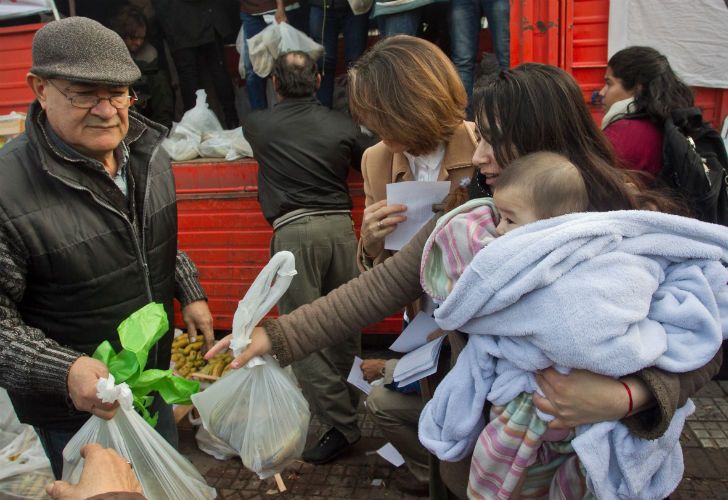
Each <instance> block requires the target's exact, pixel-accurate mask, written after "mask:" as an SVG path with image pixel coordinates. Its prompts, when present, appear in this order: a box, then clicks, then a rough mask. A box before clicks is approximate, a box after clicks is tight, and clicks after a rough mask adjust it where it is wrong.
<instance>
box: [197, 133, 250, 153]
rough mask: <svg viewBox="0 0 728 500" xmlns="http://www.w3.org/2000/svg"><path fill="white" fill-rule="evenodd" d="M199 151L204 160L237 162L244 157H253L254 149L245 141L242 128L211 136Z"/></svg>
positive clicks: (201, 144)
mask: <svg viewBox="0 0 728 500" xmlns="http://www.w3.org/2000/svg"><path fill="white" fill-rule="evenodd" d="M199 149H200V155H201V156H202V157H204V158H225V159H226V160H237V159H238V158H242V157H244V156H253V149H252V148H251V147H250V144H248V141H246V140H245V137H244V136H243V129H242V127H238V128H235V129H232V130H221V131H220V132H215V133H213V134H210V135H209V136H208V137H207V139H205V140H204V141H202V143H200V148H199Z"/></svg>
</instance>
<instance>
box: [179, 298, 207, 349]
mask: <svg viewBox="0 0 728 500" xmlns="http://www.w3.org/2000/svg"><path fill="white" fill-rule="evenodd" d="M182 320H183V321H184V322H185V325H187V334H188V335H189V337H190V342H194V341H195V339H196V338H197V332H198V331H199V332H200V333H202V335H203V337H205V350H209V349H211V348H212V345H213V344H214V343H215V331H214V330H213V329H212V314H210V308H209V307H208V306H207V301H206V300H196V301H195V302H190V303H189V304H187V305H186V306H184V307H183V308H182Z"/></svg>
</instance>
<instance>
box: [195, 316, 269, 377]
mask: <svg viewBox="0 0 728 500" xmlns="http://www.w3.org/2000/svg"><path fill="white" fill-rule="evenodd" d="M232 340H233V334H232V333H231V334H230V335H228V336H226V337H225V338H223V339H222V340H220V342H218V343H217V344H215V345H214V346H213V347H212V349H210V350H209V351H207V354H205V359H211V358H212V357H213V356H214V355H215V354H217V353H218V352H222V351H224V350H225V349H228V348H230V342H231V341H232ZM272 348H273V346H272V344H271V342H270V338H269V337H268V333H267V332H266V331H265V328H263V327H262V326H256V327H255V328H253V333H251V334H250V344H248V347H246V348H245V350H244V351H243V352H241V353H240V355H239V356H238V357H237V358H235V359H234V360H233V362H232V363H230V365H231V366H232V368H233V369H234V368H240V367H241V366H243V365H244V364H245V363H247V362H248V361H250V360H251V359H253V358H254V357H255V356H262V355H264V354H268V353H270V352H271V350H272Z"/></svg>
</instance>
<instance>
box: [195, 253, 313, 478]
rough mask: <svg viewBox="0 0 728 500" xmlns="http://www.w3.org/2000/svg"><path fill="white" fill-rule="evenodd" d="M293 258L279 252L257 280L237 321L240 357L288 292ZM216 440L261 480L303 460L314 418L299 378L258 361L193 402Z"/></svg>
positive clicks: (235, 347) (264, 360) (241, 305)
mask: <svg viewBox="0 0 728 500" xmlns="http://www.w3.org/2000/svg"><path fill="white" fill-rule="evenodd" d="M294 264H295V260H294V257H293V254H292V253H290V252H285V251H284V252H278V253H277V254H275V255H274V256H273V257H272V258H271V260H270V262H269V263H268V264H267V265H266V266H265V268H263V270H262V271H261V272H260V274H259V275H258V277H257V278H256V279H255V281H254V282H253V284H252V285H251V286H250V289H249V290H248V292H247V293H246V294H245V297H244V298H243V300H241V301H240V302H239V304H238V309H237V310H236V311H235V316H234V317H233V340H232V342H231V344H230V347H231V348H232V349H233V352H234V354H235V356H237V355H238V354H240V352H241V351H242V350H243V349H244V348H245V347H246V346H247V345H248V344H249V343H250V334H251V333H252V331H253V328H254V327H255V325H257V324H258V322H259V321H260V320H261V319H263V316H265V314H266V313H267V312H268V311H269V310H270V309H271V308H272V307H273V306H274V305H275V303H276V302H277V301H278V299H279V298H280V297H281V296H282V295H283V293H284V292H285V291H286V290H287V289H288V286H289V285H290V283H291V280H292V279H293V276H294V275H295V274H296V270H295V268H294ZM192 402H193V403H194V404H195V407H197V410H198V411H199V412H200V417H201V418H202V423H203V425H204V427H205V429H207V430H208V431H209V432H210V433H211V434H213V435H214V436H217V437H218V438H220V439H222V440H223V441H225V442H226V443H228V444H229V445H230V446H232V447H233V448H235V450H237V451H238V453H239V455H240V458H241V459H242V461H243V465H245V466H246V467H247V468H248V469H250V470H252V471H253V472H255V473H256V474H258V477H260V478H261V479H263V478H266V477H270V476H272V475H274V474H277V473H279V472H281V471H282V470H283V469H284V468H285V467H286V465H288V464H289V463H291V462H292V461H293V460H295V459H296V458H298V457H300V455H301V453H302V452H303V447H304V445H305V443H306V433H307V432H308V422H309V418H310V412H309V409H308V403H307V402H306V400H305V399H304V397H303V394H301V390H300V389H299V388H298V386H297V384H296V381H295V378H294V377H293V376H292V375H290V374H288V373H287V372H286V371H285V370H283V369H282V368H281V367H280V365H279V364H278V362H277V361H276V360H274V359H273V358H272V357H270V356H267V355H266V356H264V357H262V358H260V357H256V358H253V359H252V360H251V361H250V362H248V364H247V365H245V366H244V367H242V368H239V369H237V370H231V371H229V372H228V373H227V374H226V375H224V376H223V377H222V378H221V379H220V380H218V381H217V382H215V383H214V384H212V385H211V386H210V387H209V388H207V389H205V390H204V391H203V392H201V393H198V394H195V395H193V396H192Z"/></svg>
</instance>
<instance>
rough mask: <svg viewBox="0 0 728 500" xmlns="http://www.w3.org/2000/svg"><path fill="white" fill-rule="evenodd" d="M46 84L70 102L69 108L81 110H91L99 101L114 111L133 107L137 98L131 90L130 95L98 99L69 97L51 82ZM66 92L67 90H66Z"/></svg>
mask: <svg viewBox="0 0 728 500" xmlns="http://www.w3.org/2000/svg"><path fill="white" fill-rule="evenodd" d="M48 83H50V84H51V86H52V87H53V88H54V89H56V90H57V91H58V92H60V93H61V95H62V96H63V97H65V98H66V99H68V100H69V101H71V106H74V107H76V108H81V109H91V108H93V107H95V106H97V105H98V104H99V103H100V102H101V101H104V100H107V101H109V104H111V105H112V106H113V107H115V108H116V109H124V108H128V107H129V106H133V105H134V103H135V102H136V101H137V96H136V94H135V93H134V91H133V90H132V89H129V91H130V92H131V95H112V96H109V97H99V96H97V95H95V94H76V95H72V96H69V95H67V94H66V93H65V92H63V91H62V90H61V89H60V88H58V86H57V85H56V84H55V83H53V80H48ZM66 90H68V89H66Z"/></svg>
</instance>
